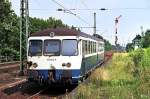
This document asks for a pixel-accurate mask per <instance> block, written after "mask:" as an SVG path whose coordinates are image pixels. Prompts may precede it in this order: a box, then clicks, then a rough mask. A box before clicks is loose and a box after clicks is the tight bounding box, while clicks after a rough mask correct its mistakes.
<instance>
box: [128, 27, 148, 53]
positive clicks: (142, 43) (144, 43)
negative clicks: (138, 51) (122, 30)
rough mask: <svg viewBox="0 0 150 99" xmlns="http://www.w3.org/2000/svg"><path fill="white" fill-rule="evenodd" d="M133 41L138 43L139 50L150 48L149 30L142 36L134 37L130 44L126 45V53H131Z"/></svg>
mask: <svg viewBox="0 0 150 99" xmlns="http://www.w3.org/2000/svg"><path fill="white" fill-rule="evenodd" d="M135 41H139V42H138V43H139V44H138V46H139V47H141V48H148V47H150V30H147V31H146V32H145V33H142V36H140V35H136V37H135V38H134V39H133V40H132V43H128V44H127V45H126V51H127V52H129V51H132V49H134V46H135V43H136V42H135Z"/></svg>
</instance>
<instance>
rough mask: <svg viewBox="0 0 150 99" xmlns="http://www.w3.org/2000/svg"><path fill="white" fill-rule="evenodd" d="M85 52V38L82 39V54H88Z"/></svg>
mask: <svg viewBox="0 0 150 99" xmlns="http://www.w3.org/2000/svg"><path fill="white" fill-rule="evenodd" d="M85 52H86V44H85V41H84V40H83V41H82V54H83V55H85V54H86V53H85Z"/></svg>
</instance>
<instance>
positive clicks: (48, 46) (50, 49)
mask: <svg viewBox="0 0 150 99" xmlns="http://www.w3.org/2000/svg"><path fill="white" fill-rule="evenodd" d="M60 45H61V42H60V40H45V41H44V55H50V56H58V55H60Z"/></svg>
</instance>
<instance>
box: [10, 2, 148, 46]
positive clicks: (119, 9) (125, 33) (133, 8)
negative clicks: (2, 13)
mask: <svg viewBox="0 0 150 99" xmlns="http://www.w3.org/2000/svg"><path fill="white" fill-rule="evenodd" d="M10 1H11V3H12V9H13V10H14V11H15V13H16V14H17V15H20V0H10ZM54 1H57V2H58V3H60V4H61V5H63V6H64V7H65V8H66V9H100V8H106V9H108V10H105V11H101V10H71V11H72V12H73V13H75V14H76V15H77V16H79V17H80V18H81V19H82V20H84V21H82V20H80V19H79V18H77V17H76V16H74V15H73V14H70V13H64V12H63V11H61V12H60V11H56V9H59V8H62V7H61V6H59V5H58V4H56V3H55V2H54ZM94 12H95V13H96V26H97V33H98V34H100V35H102V36H103V37H104V38H105V39H107V40H109V41H110V43H111V44H114V41H115V18H116V17H118V16H120V15H121V16H122V17H121V18H120V19H119V23H118V34H117V36H118V43H119V44H120V45H122V46H125V44H127V43H129V42H131V41H132V39H133V38H134V37H135V36H136V35H137V34H141V26H143V30H144V31H146V30H147V29H150V0H29V16H30V17H38V18H43V19H47V18H48V17H55V18H56V19H61V20H62V21H63V22H64V23H65V24H67V25H69V26H72V25H73V26H75V27H93V22H94V21H93V13H94ZM85 21H86V22H85ZM81 31H83V32H85V33H88V34H91V35H92V34H93V29H92V28H81Z"/></svg>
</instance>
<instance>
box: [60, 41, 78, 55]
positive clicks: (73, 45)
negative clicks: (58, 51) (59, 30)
mask: <svg viewBox="0 0 150 99" xmlns="http://www.w3.org/2000/svg"><path fill="white" fill-rule="evenodd" d="M77 46H78V43H77V40H69V39H66V40H63V42H62V55H63V56H76V55H78V47H77Z"/></svg>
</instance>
